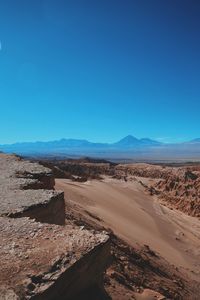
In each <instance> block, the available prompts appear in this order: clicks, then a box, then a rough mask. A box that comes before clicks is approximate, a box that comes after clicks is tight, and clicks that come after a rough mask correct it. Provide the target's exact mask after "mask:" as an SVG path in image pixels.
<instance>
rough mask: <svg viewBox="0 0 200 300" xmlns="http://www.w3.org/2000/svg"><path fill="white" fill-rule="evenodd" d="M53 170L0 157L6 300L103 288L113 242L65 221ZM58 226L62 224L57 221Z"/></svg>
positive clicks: (1, 282) (0, 285)
mask: <svg viewBox="0 0 200 300" xmlns="http://www.w3.org/2000/svg"><path fill="white" fill-rule="evenodd" d="M53 187H54V179H53V176H52V173H51V171H50V170H49V169H47V168H45V167H43V166H41V165H39V164H37V163H30V162H27V161H23V160H21V159H20V158H18V157H16V156H6V155H3V154H1V155H0V198H1V201H0V245H1V247H0V258H1V268H0V271H1V272H0V299H38V300H39V299H45V300H49V299H52V300H54V299H75V298H76V297H79V295H80V294H82V293H84V291H86V290H88V289H91V288H93V287H95V288H96V289H100V290H102V291H103V283H102V281H103V272H104V270H105V269H106V266H107V264H108V261H109V257H110V252H109V247H110V241H109V237H108V235H107V234H106V233H104V232H94V231H89V230H86V229H84V228H83V227H79V226H76V225H72V224H67V223H66V224H65V204H64V197H63V193H62V192H56V191H54V190H53ZM56 224H57V225H56Z"/></svg>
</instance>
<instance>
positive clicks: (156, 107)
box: [0, 0, 200, 144]
mask: <svg viewBox="0 0 200 300" xmlns="http://www.w3.org/2000/svg"><path fill="white" fill-rule="evenodd" d="M0 41H1V44H0V104H1V106H0V128H1V130H0V144H1V143H12V142H17V141H35V140H44V141H45V140H54V139H60V138H84V139H88V140H91V141H105V142H113V141H115V140H118V139H120V138H122V137H123V136H125V135H128V134H132V135H135V136H136V137H150V138H154V139H159V140H161V141H166V142H169V141H182V140H188V139H192V138H196V137H200V1H199V0H196V1H195V0H162V1H161V0H123V1H122V0H100V1H98V0H91V1H89V0H82V1H81V0H80V1H77V0H70V1H68V0H62V1H61V0H29V1H28V0H12V1H11V0H6V1H4V0H0Z"/></svg>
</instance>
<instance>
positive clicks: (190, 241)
mask: <svg viewBox="0 0 200 300" xmlns="http://www.w3.org/2000/svg"><path fill="white" fill-rule="evenodd" d="M56 188H57V189H60V190H63V191H65V198H66V200H67V201H71V202H73V203H75V204H79V205H81V206H82V207H83V208H84V210H87V211H89V212H90V213H91V214H93V215H96V216H98V217H99V218H100V219H101V220H102V222H103V224H104V225H105V226H106V227H109V228H111V229H112V230H113V231H114V233H115V234H117V235H118V236H119V237H121V238H123V239H124V240H125V241H127V242H128V243H129V244H130V245H133V246H135V244H136V243H139V244H146V245H148V246H149V247H150V248H151V249H152V250H154V251H156V252H157V253H159V255H161V256H162V257H164V258H165V259H166V260H167V261H168V262H170V263H171V264H173V265H175V266H176V267H178V268H179V269H185V271H187V273H188V274H189V275H190V277H191V278H194V279H196V280H197V279H199V277H200V274H199V272H200V271H199V270H200V235H199V232H200V221H199V220H198V219H196V218H193V217H189V216H186V215H185V214H183V213H181V212H179V211H176V210H173V211H172V210H170V209H168V208H166V207H164V206H162V205H160V204H159V202H158V201H157V199H156V198H155V197H154V198H153V197H152V196H150V195H148V194H147V193H145V191H144V189H143V187H142V186H141V185H140V184H139V183H138V182H123V181H118V180H113V179H112V180H110V179H108V178H105V180H103V181H96V180H94V181H89V182H86V183H74V182H71V181H70V180H67V179H57V180H56Z"/></svg>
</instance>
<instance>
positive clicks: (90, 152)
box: [0, 135, 200, 160]
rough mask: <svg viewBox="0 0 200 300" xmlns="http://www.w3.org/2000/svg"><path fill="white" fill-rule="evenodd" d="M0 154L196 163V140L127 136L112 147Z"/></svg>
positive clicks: (199, 153) (61, 143) (64, 146)
mask: <svg viewBox="0 0 200 300" xmlns="http://www.w3.org/2000/svg"><path fill="white" fill-rule="evenodd" d="M0 151H3V152H6V153H16V154H19V155H26V156H28V155H30V156H46V155H47V156H48V155H54V156H73V155H75V156H84V155H87V156H91V157H105V158H129V159H131V158H133V159H140V160H141V159H144V160H145V159H153V160H155V159H157V160H159V159H161V160H162V159H168V158H169V160H170V159H172V158H174V159H194V160H200V138H197V139H194V140H192V141H188V142H184V143H174V144H166V143H161V142H158V141H155V140H152V139H149V138H142V139H138V138H136V137H134V136H132V135H128V136H126V137H124V138H123V139H121V140H120V141H118V142H115V143H110V144H109V143H93V142H89V141H87V140H79V139H61V140H57V141H49V142H26V143H15V144H11V145H9V144H7V145H0Z"/></svg>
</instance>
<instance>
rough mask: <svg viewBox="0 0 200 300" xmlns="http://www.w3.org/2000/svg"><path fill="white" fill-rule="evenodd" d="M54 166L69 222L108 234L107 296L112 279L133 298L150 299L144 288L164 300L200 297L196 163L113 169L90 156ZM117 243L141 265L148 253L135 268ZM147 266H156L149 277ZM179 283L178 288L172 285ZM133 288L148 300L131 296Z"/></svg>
mask: <svg viewBox="0 0 200 300" xmlns="http://www.w3.org/2000/svg"><path fill="white" fill-rule="evenodd" d="M48 163H49V162H48ZM51 163H52V162H51ZM53 164H54V166H53V170H54V172H55V174H56V175H57V176H56V177H60V178H57V179H56V188H57V189H59V190H63V191H64V192H65V200H66V203H68V205H67V214H68V215H69V216H68V217H69V218H70V217H71V218H72V219H74V220H75V221H76V222H77V220H79V221H78V222H80V223H81V224H90V225H91V224H92V226H97V227H98V226H99V227H100V228H101V227H102V228H105V229H106V230H108V231H109V230H110V231H111V232H112V233H113V236H114V238H113V240H114V242H113V249H114V250H113V252H114V256H115V257H117V259H116V264H114V265H112V266H111V267H110V269H108V271H107V275H106V276H107V277H106V278H109V280H108V281H107V282H106V286H107V290H108V291H112V292H111V294H112V297H113V290H112V281H113V280H115V283H114V286H115V290H118V289H119V290H120V288H119V286H118V284H122V283H123V284H124V285H125V286H126V288H127V286H129V288H130V291H129V293H131V290H134V292H133V293H132V294H131V295H132V296H133V297H135V298H136V299H154V298H151V296H148V293H151V292H150V291H149V292H148V291H146V290H145V291H144V288H145V289H153V290H154V291H155V290H156V291H158V292H160V293H161V294H162V295H164V296H166V297H167V299H168V298H169V299H199V297H200V234H199V232H200V221H199V214H200V197H199V193H200V186H199V182H200V167H199V165H198V164H181V165H180V164H178V165H176V164H172V165H150V164H114V163H111V162H108V161H104V160H100V161H98V160H92V159H89V158H85V159H80V160H67V161H59V162H56V163H55V162H54V163H53ZM69 211H70V213H69ZM119 241H120V242H119ZM120 243H122V244H123V245H126V246H124V247H125V248H126V247H128V248H129V249H131V250H130V251H133V252H134V253H137V254H139V255H141V257H142V260H143V259H144V257H143V255H144V253H145V255H147V257H146V259H145V261H143V263H142V265H143V266H142V267H141V266H140V267H138V265H137V263H136V262H132V256H133V254H131V253H133V252H131V253H129V254H128V255H127V253H126V255H127V256H126V255H124V253H123V254H122V253H121V254H120V255H121V256H122V257H123V258H122V261H121V259H120V258H121V256H120V258H119V256H118V251H119V249H120V247H119V244H120ZM147 253H148V254H147ZM149 253H151V254H149ZM130 260H131V263H130ZM147 261H148V264H149V263H150V265H151V264H152V265H153V266H154V267H152V266H151V267H150V268H149V270H148V271H147V270H146V267H147V266H146V262H147ZM119 266H120V267H122V268H120V272H119ZM155 266H156V267H155ZM147 269H148V267H147ZM130 270H131V271H130ZM141 271H142V273H141ZM149 272H150V273H149ZM154 272H155V273H156V276H155V273H154ZM163 274H165V275H163ZM136 276H137V279H138V282H137V283H135V281H134V278H135V277H136ZM173 276H175V277H176V276H177V278H179V279H177V278H176V279H175V278H173ZM113 278H114V279H113ZM152 279H153V280H152ZM108 282H109V284H108ZM116 282H117V284H116ZM177 282H179V283H180V282H182V283H181V284H180V286H177ZM186 282H187V283H186ZM123 284H122V285H123ZM116 286H118V287H116ZM189 286H190V287H192V289H193V295H190V292H189V290H190V288H189ZM133 287H137V289H136V291H137V290H138V291H140V292H141V291H142V290H143V293H144V294H145V293H146V294H145V295H143V296H141V294H140V295H136V294H135V289H134V288H133ZM187 293H188V294H187ZM116 294H118V295H119V291H118V292H116ZM122 294H123V295H124V292H122ZM115 297H117V296H116V295H115ZM115 297H114V298H113V299H115ZM120 297H121V298H120ZM120 297H119V298H118V299H122V295H121V296H120ZM123 297H124V299H129V298H128V296H123ZM152 297H153V296H152ZM155 297H156V296H155ZM116 299H117V298H116ZM130 299H131V298H130Z"/></svg>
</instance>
